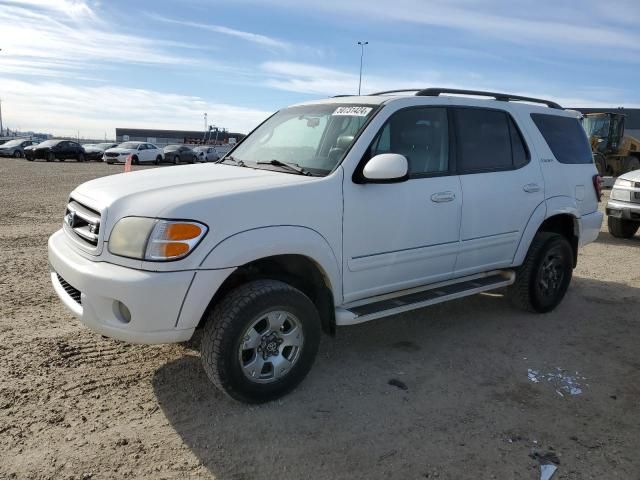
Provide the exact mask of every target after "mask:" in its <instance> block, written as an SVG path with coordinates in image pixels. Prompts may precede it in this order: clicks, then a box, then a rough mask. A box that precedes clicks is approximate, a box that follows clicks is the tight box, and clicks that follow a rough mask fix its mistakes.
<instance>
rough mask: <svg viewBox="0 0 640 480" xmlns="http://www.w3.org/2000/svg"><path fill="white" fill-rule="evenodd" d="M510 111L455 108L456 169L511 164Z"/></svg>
mask: <svg viewBox="0 0 640 480" xmlns="http://www.w3.org/2000/svg"><path fill="white" fill-rule="evenodd" d="M509 122H510V118H509V115H508V114H507V113H506V112H504V111H501V110H489V109H485V108H456V109H455V125H456V138H457V146H458V150H457V166H458V172H459V173H462V174H465V173H479V172H488V171H494V170H508V169H511V168H513V164H514V162H513V155H512V136H511V129H510V125H509Z"/></svg>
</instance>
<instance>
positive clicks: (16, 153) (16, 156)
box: [13, 150, 22, 158]
mask: <svg viewBox="0 0 640 480" xmlns="http://www.w3.org/2000/svg"><path fill="white" fill-rule="evenodd" d="M13 156H14V157H15V158H22V152H21V151H20V150H16V151H15V152H13Z"/></svg>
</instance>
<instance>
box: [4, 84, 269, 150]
mask: <svg viewBox="0 0 640 480" xmlns="http://www.w3.org/2000/svg"><path fill="white" fill-rule="evenodd" d="M0 92H2V111H3V120H4V126H5V127H9V128H11V129H21V130H33V131H41V132H49V133H53V134H56V135H76V132H77V131H78V130H79V131H80V135H81V136H83V137H85V138H88V137H94V138H102V137H104V135H105V133H106V135H107V136H108V137H111V138H113V137H114V135H115V132H114V129H115V128H116V127H132V128H136V127H137V128H167V129H174V128H177V129H190V130H198V129H200V128H202V115H203V113H204V112H207V113H208V118H209V121H210V123H212V124H215V125H217V126H219V127H226V128H228V129H229V130H231V131H238V132H248V131H250V130H251V129H253V127H255V126H256V125H258V124H259V123H260V122H261V121H262V120H264V119H265V118H266V117H267V116H268V115H270V114H271V112H267V111H262V110H258V109H251V108H245V107H240V106H236V105H230V104H227V103H218V102H214V101H211V100H207V99H204V98H202V97H198V96H188V95H178V94H174V93H168V92H159V91H154V90H148V89H134V88H124V87H117V86H111V85H93V86H85V87H73V86H70V85H67V84H63V83H60V82H59V81H56V80H51V81H40V82H26V81H23V80H13V79H3V78H0ZM54 125H55V127H52V126H54Z"/></svg>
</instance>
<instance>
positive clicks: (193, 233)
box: [164, 223, 202, 250]
mask: <svg viewBox="0 0 640 480" xmlns="http://www.w3.org/2000/svg"><path fill="white" fill-rule="evenodd" d="M201 233H202V228H200V227H199V226H198V225H194V224H193V223H171V224H169V225H167V229H166V230H165V231H164V238H165V239H166V240H191V239H193V238H196V237H198V236H199V235H200V234H201ZM168 245H171V244H168ZM187 250H188V248H187Z"/></svg>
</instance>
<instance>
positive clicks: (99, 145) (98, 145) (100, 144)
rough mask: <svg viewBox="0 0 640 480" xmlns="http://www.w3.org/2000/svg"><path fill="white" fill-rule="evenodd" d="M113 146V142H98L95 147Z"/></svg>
mask: <svg viewBox="0 0 640 480" xmlns="http://www.w3.org/2000/svg"><path fill="white" fill-rule="evenodd" d="M113 146H114V145H113V143H98V144H97V145H94V147H98V148H111V147H113Z"/></svg>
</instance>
